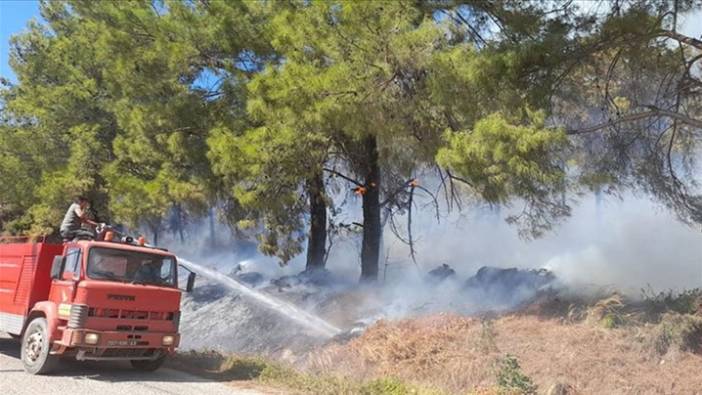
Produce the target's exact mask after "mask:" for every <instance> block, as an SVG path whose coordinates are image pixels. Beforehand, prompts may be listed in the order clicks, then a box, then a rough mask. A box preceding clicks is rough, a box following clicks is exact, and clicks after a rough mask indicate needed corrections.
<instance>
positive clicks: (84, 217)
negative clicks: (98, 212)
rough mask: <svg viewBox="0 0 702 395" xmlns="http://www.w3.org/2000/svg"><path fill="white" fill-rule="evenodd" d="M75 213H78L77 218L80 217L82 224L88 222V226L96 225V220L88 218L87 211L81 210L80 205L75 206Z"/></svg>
mask: <svg viewBox="0 0 702 395" xmlns="http://www.w3.org/2000/svg"><path fill="white" fill-rule="evenodd" d="M76 214H78V218H80V222H82V223H84V224H88V225H90V226H98V225H99V224H98V223H97V222H95V221H93V220H91V219H90V218H88V215H87V213H86V212H85V211H83V209H81V208H80V207H76Z"/></svg>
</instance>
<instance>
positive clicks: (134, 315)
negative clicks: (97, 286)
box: [88, 307, 178, 321]
mask: <svg viewBox="0 0 702 395" xmlns="http://www.w3.org/2000/svg"><path fill="white" fill-rule="evenodd" d="M177 314H178V313H177V312H170V311H141V310H120V309H103V308H98V307H91V308H90V310H89V311H88V316H90V317H96V318H119V319H125V320H154V321H173V320H175V319H176V315H177Z"/></svg>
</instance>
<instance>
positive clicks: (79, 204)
mask: <svg viewBox="0 0 702 395" xmlns="http://www.w3.org/2000/svg"><path fill="white" fill-rule="evenodd" d="M88 207H90V202H89V201H88V199H87V198H86V197H84V196H78V197H76V198H75V199H74V202H73V204H71V206H70V207H69V208H68V211H67V212H66V215H65V216H64V217H63V222H61V228H60V233H61V237H62V238H63V239H64V240H66V241H70V240H74V239H76V238H91V239H92V238H95V232H94V231H93V230H92V229H86V228H83V224H87V225H89V226H91V227H93V228H95V227H96V226H98V223H97V222H95V221H93V220H91V219H90V218H88V213H87V209H88Z"/></svg>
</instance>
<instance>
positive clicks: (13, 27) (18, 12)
mask: <svg viewBox="0 0 702 395" xmlns="http://www.w3.org/2000/svg"><path fill="white" fill-rule="evenodd" d="M32 18H37V19H38V18H40V16H39V1H36V0H0V76H2V77H5V78H9V79H10V81H12V82H15V81H16V80H15V74H14V73H13V72H12V70H11V69H10V66H9V65H8V62H9V58H8V53H9V50H10V36H12V35H13V34H15V33H18V32H21V31H22V30H23V29H24V28H25V27H26V26H27V22H29V20H30V19H32Z"/></svg>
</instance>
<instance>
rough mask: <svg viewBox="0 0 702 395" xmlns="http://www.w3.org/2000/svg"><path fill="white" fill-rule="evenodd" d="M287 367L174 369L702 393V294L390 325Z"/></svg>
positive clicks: (309, 385)
mask: <svg viewBox="0 0 702 395" xmlns="http://www.w3.org/2000/svg"><path fill="white" fill-rule="evenodd" d="M292 361H294V362H291V359H290V358H287V359H286V362H281V361H275V360H272V359H268V360H267V359H262V358H251V357H241V356H231V355H222V354H219V353H216V352H202V353H194V352H191V353H181V354H179V355H178V356H177V358H175V360H174V361H173V362H172V364H173V366H174V367H176V368H179V369H183V370H187V371H190V372H193V373H196V374H200V375H203V376H205V377H210V378H212V379H216V380H224V381H229V380H232V381H239V380H252V381H253V382H256V383H260V384H265V385H267V386H271V387H273V388H279V389H280V390H281V391H283V392H284V393H305V394H378V395H381V394H393V395H400V394H466V393H467V394H482V395H503V394H515V395H516V394H535V393H540V394H541V393H547V394H551V395H555V394H577V393H608V392H611V391H615V390H621V389H622V388H627V389H628V390H630V391H631V392H634V393H650V392H657V391H658V392H665V391H666V389H669V388H671V386H673V385H674V386H675V388H676V390H677V391H678V392H680V393H693V392H694V391H695V390H697V389H699V388H702V377H700V376H699V375H697V374H693V373H692V372H698V371H700V369H702V289H692V290H688V291H684V292H679V293H675V292H662V293H656V294H652V293H651V292H650V290H648V291H645V292H643V293H642V296H641V297H640V298H637V299H631V298H625V297H622V296H621V295H619V294H616V293H614V294H610V295H602V296H600V297H597V298H583V297H575V296H564V295H557V294H551V293H546V294H544V295H541V296H540V297H537V298H536V299H535V300H534V301H532V302H531V303H529V304H527V305H525V306H523V307H522V308H521V309H519V310H518V311H515V312H513V313H509V314H504V315H498V316H495V315H490V316H485V317H463V316H458V315H453V314H438V315H430V316H425V317H418V318H412V319H405V320H400V321H394V322H388V321H380V322H378V323H376V324H374V325H373V326H371V327H369V328H368V329H367V330H366V331H365V332H364V333H363V334H362V335H360V336H359V337H357V338H354V339H351V340H347V341H344V342H332V343H330V344H328V345H327V346H324V347H322V348H320V349H317V350H312V351H310V352H309V353H305V354H301V355H295V356H293V358H292Z"/></svg>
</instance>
